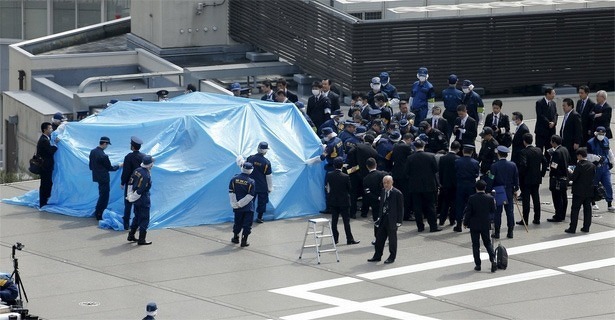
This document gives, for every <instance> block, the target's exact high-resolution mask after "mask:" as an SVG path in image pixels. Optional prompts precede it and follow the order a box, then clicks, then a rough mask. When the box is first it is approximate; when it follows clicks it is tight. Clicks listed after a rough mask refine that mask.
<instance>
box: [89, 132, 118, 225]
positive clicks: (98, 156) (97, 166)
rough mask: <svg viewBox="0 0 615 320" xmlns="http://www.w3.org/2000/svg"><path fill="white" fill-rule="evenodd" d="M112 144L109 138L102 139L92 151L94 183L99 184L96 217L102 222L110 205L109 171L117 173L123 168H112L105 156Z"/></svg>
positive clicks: (91, 165)
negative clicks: (104, 213)
mask: <svg viewBox="0 0 615 320" xmlns="http://www.w3.org/2000/svg"><path fill="white" fill-rule="evenodd" d="M110 144H111V140H110V139H109V137H100V141H99V144H98V147H96V148H94V149H92V150H91V151H90V170H92V181H94V182H97V183H98V201H97V202H96V210H95V211H94V216H95V217H96V220H102V215H103V211H105V209H106V208H107V205H108V204H109V191H110V188H111V187H110V185H109V182H110V178H109V171H117V170H118V169H119V168H121V167H122V166H123V164H122V163H120V164H119V165H115V166H112V165H111V161H109V156H107V155H106V154H105V149H107V147H108V146H109V145H110Z"/></svg>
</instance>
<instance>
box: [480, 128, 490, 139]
mask: <svg viewBox="0 0 615 320" xmlns="http://www.w3.org/2000/svg"><path fill="white" fill-rule="evenodd" d="M488 134H489V135H493V129H491V128H490V127H484V128H483V132H481V133H480V136H481V137H484V136H485V135H488Z"/></svg>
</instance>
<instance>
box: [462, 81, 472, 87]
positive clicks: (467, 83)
mask: <svg viewBox="0 0 615 320" xmlns="http://www.w3.org/2000/svg"><path fill="white" fill-rule="evenodd" d="M471 85H472V81H470V80H463V84H462V85H461V86H462V87H469V86H471Z"/></svg>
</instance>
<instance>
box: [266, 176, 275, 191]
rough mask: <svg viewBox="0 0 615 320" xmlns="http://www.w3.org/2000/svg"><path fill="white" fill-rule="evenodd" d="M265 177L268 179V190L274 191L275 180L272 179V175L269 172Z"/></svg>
mask: <svg viewBox="0 0 615 320" xmlns="http://www.w3.org/2000/svg"><path fill="white" fill-rule="evenodd" d="M265 178H266V179H267V191H268V192H271V191H273V180H272V179H271V175H270V174H268V175H266V176H265Z"/></svg>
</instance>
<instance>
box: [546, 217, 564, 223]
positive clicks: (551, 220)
mask: <svg viewBox="0 0 615 320" xmlns="http://www.w3.org/2000/svg"><path fill="white" fill-rule="evenodd" d="M547 221H549V222H562V221H564V220H563V219H556V218H549V219H547Z"/></svg>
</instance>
